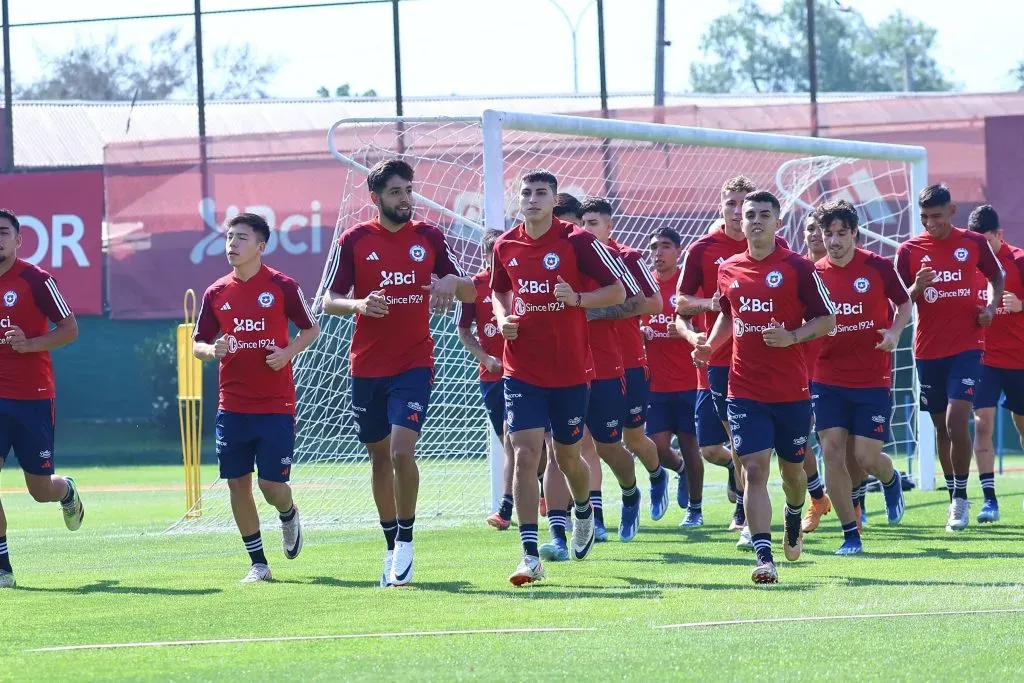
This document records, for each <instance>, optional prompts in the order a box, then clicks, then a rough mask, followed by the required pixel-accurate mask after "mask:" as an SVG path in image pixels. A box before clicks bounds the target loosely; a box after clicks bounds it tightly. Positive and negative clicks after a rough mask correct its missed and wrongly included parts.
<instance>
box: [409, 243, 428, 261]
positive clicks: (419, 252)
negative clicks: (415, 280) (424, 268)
mask: <svg viewBox="0 0 1024 683" xmlns="http://www.w3.org/2000/svg"><path fill="white" fill-rule="evenodd" d="M409 258H411V259H412V260H413V261H415V262H416V263H422V262H423V259H425V258H427V250H426V249H424V248H423V247H422V246H420V245H419V244H414V245H412V246H411V247H409Z"/></svg>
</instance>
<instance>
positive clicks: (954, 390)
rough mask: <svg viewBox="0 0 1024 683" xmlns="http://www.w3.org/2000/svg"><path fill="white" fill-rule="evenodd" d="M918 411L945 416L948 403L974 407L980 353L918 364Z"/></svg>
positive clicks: (971, 352) (973, 352) (979, 367)
mask: <svg viewBox="0 0 1024 683" xmlns="http://www.w3.org/2000/svg"><path fill="white" fill-rule="evenodd" d="M917 378H918V380H919V381H920V384H921V410H923V411H925V412H928V413H944V412H946V406H947V405H949V401H950V399H957V400H960V401H968V402H970V403H974V399H975V396H976V394H977V391H978V380H979V379H981V351H964V352H963V353H958V354H956V355H955V356H946V357H945V358H933V359H931V360H918V361H917Z"/></svg>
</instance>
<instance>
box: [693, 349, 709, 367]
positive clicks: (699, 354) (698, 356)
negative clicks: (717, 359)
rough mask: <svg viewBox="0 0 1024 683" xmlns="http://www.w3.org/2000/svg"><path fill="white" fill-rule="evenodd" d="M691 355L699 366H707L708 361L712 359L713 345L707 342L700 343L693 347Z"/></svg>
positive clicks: (694, 362)
mask: <svg viewBox="0 0 1024 683" xmlns="http://www.w3.org/2000/svg"><path fill="white" fill-rule="evenodd" d="M690 357H691V358H693V364H694V365H696V366H697V367H698V368H706V367H707V366H708V361H710V360H711V347H710V346H708V345H707V343H704V344H698V345H696V346H694V347H693V351H692V352H691V353H690Z"/></svg>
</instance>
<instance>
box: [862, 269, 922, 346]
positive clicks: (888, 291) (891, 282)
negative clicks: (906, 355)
mask: <svg viewBox="0 0 1024 683" xmlns="http://www.w3.org/2000/svg"><path fill="white" fill-rule="evenodd" d="M870 263H871V265H873V266H874V267H875V268H877V269H878V272H879V273H880V274H881V276H882V286H883V288H884V292H885V296H886V297H887V298H888V299H889V301H890V302H892V305H893V306H895V307H896V315H895V316H894V317H893V319H892V324H891V325H889V329H886V330H878V334H880V335H882V340H881V341H880V342H878V344H876V345H875V348H876V349H879V350H882V351H895V350H896V347H897V346H898V345H899V343H900V335H902V334H903V328H905V327H906V326H907V323H909V322H910V314H911V311H912V310H913V307H914V305H913V302H912V301H911V300H910V292H908V291H907V288H906V287H905V286H904V285H903V279H902V278H901V277H900V276H899V274H897V272H896V269H895V268H894V267H893V265H892V264H891V263H889V261H888V260H887V259H884V258H881V257H875V258H872V259H871V261H870Z"/></svg>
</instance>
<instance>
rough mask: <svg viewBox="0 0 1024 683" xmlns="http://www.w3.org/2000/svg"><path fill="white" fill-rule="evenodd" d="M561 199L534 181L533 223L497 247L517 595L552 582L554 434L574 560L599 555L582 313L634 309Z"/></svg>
mask: <svg viewBox="0 0 1024 683" xmlns="http://www.w3.org/2000/svg"><path fill="white" fill-rule="evenodd" d="M557 192H558V180H557V179H556V178H555V176H553V175H552V174H551V173H548V172H547V171H531V172H529V173H527V174H525V175H524V176H523V177H522V179H521V181H520V194H519V206H520V210H521V211H522V213H523V215H524V217H525V219H524V221H523V222H522V223H520V224H519V225H517V226H515V227H514V228H513V229H512V230H510V231H509V232H507V233H505V234H504V235H502V237H501V238H500V239H499V240H498V242H497V243H496V244H495V245H494V269H493V274H492V278H491V289H492V291H493V292H494V294H493V296H492V303H493V305H494V315H495V318H497V321H498V327H499V329H501V333H502V335H503V336H504V337H505V355H504V357H503V359H502V365H503V367H504V377H505V408H506V413H505V418H506V422H507V423H508V430H509V433H510V434H511V439H512V447H513V449H514V451H515V474H514V478H513V486H512V488H513V491H514V494H513V495H514V498H515V506H516V515H517V516H518V518H519V535H520V540H521V541H522V545H523V559H522V561H521V562H520V563H519V566H518V567H517V568H516V570H515V572H514V573H513V574H512V575H511V576H510V577H509V581H510V582H511V583H512V584H513V585H517V586H519V585H523V584H526V583H531V582H533V581H537V580H539V579H542V578H544V567H543V565H541V562H540V556H539V552H538V548H537V494H538V489H537V461H538V459H539V458H540V457H541V449H542V445H543V443H544V429H545V427H547V426H548V425H551V429H552V433H553V437H554V450H555V460H556V462H557V463H558V468H559V470H561V472H562V473H563V474H564V475H565V477H566V479H567V480H568V485H569V489H570V491H571V493H572V497H573V501H574V502H575V506H574V517H575V524H574V525H573V533H572V543H571V545H572V548H571V551H572V552H571V554H572V558H573V559H575V560H582V559H584V558H586V556H587V555H588V554H589V553H590V550H591V548H592V547H593V543H594V511H593V507H592V506H591V504H590V496H589V492H590V489H589V481H590V471H589V469H590V468H589V467H587V464H586V462H584V460H583V459H582V458H581V457H580V446H579V442H580V439H581V438H582V436H583V427H584V425H585V423H586V419H587V393H588V390H587V382H588V381H589V379H590V371H591V367H592V364H593V359H592V358H591V354H590V347H589V345H588V334H587V316H586V313H585V312H584V310H583V309H585V308H601V307H604V306H613V305H615V304H620V303H622V302H623V301H625V300H626V291H625V288H624V287H623V285H622V282H620V281H619V278H618V275H617V273H616V267H615V265H614V260H613V257H612V255H611V253H610V252H609V251H608V249H607V248H606V247H605V246H604V245H602V244H601V243H600V242H598V241H597V240H596V239H594V236H593V235H591V234H589V233H587V232H585V231H583V230H580V229H579V228H576V227H575V226H573V225H571V224H569V223H565V222H563V221H561V220H559V219H557V218H554V217H553V216H552V209H553V208H554V205H555V194H556V193H557Z"/></svg>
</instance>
